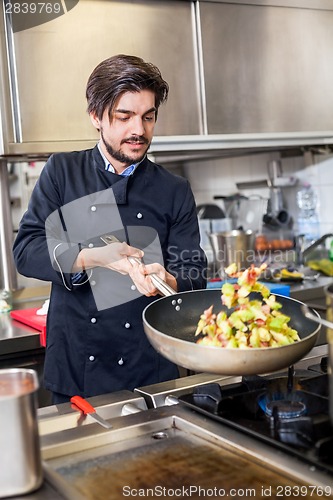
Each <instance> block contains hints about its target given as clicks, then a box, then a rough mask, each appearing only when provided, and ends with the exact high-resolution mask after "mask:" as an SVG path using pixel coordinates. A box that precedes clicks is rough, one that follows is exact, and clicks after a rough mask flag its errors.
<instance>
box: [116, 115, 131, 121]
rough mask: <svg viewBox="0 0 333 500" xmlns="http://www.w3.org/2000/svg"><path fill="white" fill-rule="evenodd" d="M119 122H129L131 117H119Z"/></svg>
mask: <svg viewBox="0 0 333 500" xmlns="http://www.w3.org/2000/svg"><path fill="white" fill-rule="evenodd" d="M118 120H120V121H121V122H127V121H128V120H129V116H118Z"/></svg>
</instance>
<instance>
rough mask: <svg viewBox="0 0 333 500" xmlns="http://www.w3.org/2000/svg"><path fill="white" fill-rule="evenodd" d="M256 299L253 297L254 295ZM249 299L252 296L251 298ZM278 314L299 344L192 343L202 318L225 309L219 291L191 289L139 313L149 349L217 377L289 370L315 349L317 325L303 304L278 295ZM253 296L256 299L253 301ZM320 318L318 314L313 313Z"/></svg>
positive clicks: (154, 303) (194, 369) (161, 300)
mask: <svg viewBox="0 0 333 500" xmlns="http://www.w3.org/2000/svg"><path fill="white" fill-rule="evenodd" d="M253 295H254V296H256V298H258V295H257V294H253ZM250 297H251V296H250ZM276 297H277V300H278V301H279V302H280V303H281V304H282V309H281V311H282V312H283V313H284V314H286V315H287V316H290V322H289V325H290V326H291V327H292V328H294V329H295V330H297V332H298V334H299V336H300V337H301V340H300V341H298V342H295V343H293V344H289V345H286V346H281V347H262V348H251V349H225V348H222V347H211V346H203V345H199V344H196V340H197V339H198V338H197V337H195V336H194V333H195V330H196V327H197V323H198V321H199V318H200V315H201V314H202V313H203V311H204V310H205V309H207V308H208V307H210V306H211V305H212V304H213V306H214V311H215V312H216V313H217V312H219V311H220V310H222V309H226V308H225V306H223V305H222V303H221V290H215V289H211V290H210V289H209V290H193V291H190V292H181V293H175V294H173V295H170V296H166V297H162V298H160V299H157V300H156V301H155V302H152V303H151V304H149V305H148V306H147V307H146V308H145V309H144V311H143V326H144V330H145V333H146V335H147V337H148V339H149V341H150V343H151V344H152V346H153V347H154V348H155V349H156V350H157V351H158V352H159V353H160V354H161V355H162V356H164V357H165V358H167V359H169V360H170V361H173V362H174V363H175V364H177V365H179V366H182V367H185V368H188V369H190V370H193V371H196V372H207V373H215V374H220V375H236V376H237V375H258V374H262V373H269V372H274V371H277V370H280V369H283V368H287V367H288V366H290V365H293V364H294V363H296V362H297V361H299V360H300V359H301V358H303V356H305V354H307V353H308V352H309V351H310V350H311V349H312V347H313V346H314V345H315V343H316V340H317V336H318V333H319V330H320V326H319V325H318V324H317V323H315V322H314V321H312V320H310V319H308V318H306V317H305V316H304V314H303V312H302V309H301V307H302V305H304V304H303V303H302V302H300V301H298V300H295V299H291V298H289V297H284V296H281V295H277V294H276ZM253 298H254V297H253ZM314 313H315V314H316V315H317V316H318V317H319V314H318V313H317V312H316V311H314Z"/></svg>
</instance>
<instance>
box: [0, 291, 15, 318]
mask: <svg viewBox="0 0 333 500" xmlns="http://www.w3.org/2000/svg"><path fill="white" fill-rule="evenodd" d="M12 308H13V297H12V293H11V291H10V290H6V289H1V290H0V313H6V312H9V311H11V310H12Z"/></svg>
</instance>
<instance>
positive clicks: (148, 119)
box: [144, 115, 155, 122]
mask: <svg viewBox="0 0 333 500" xmlns="http://www.w3.org/2000/svg"><path fill="white" fill-rule="evenodd" d="M144 119H145V121H146V122H152V121H154V119H155V115H148V116H145V118H144Z"/></svg>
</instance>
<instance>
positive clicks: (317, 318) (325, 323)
mask: <svg viewBox="0 0 333 500" xmlns="http://www.w3.org/2000/svg"><path fill="white" fill-rule="evenodd" d="M301 309H302V312H303V314H304V316H305V317H306V318H308V319H311V320H312V321H315V322H316V323H318V324H319V325H322V326H326V327H327V328H331V329H332V330H333V322H331V321H327V320H326V319H324V318H321V317H320V316H316V315H315V314H313V312H311V310H310V308H309V307H308V306H307V305H306V304H303V305H302V307H301Z"/></svg>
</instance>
